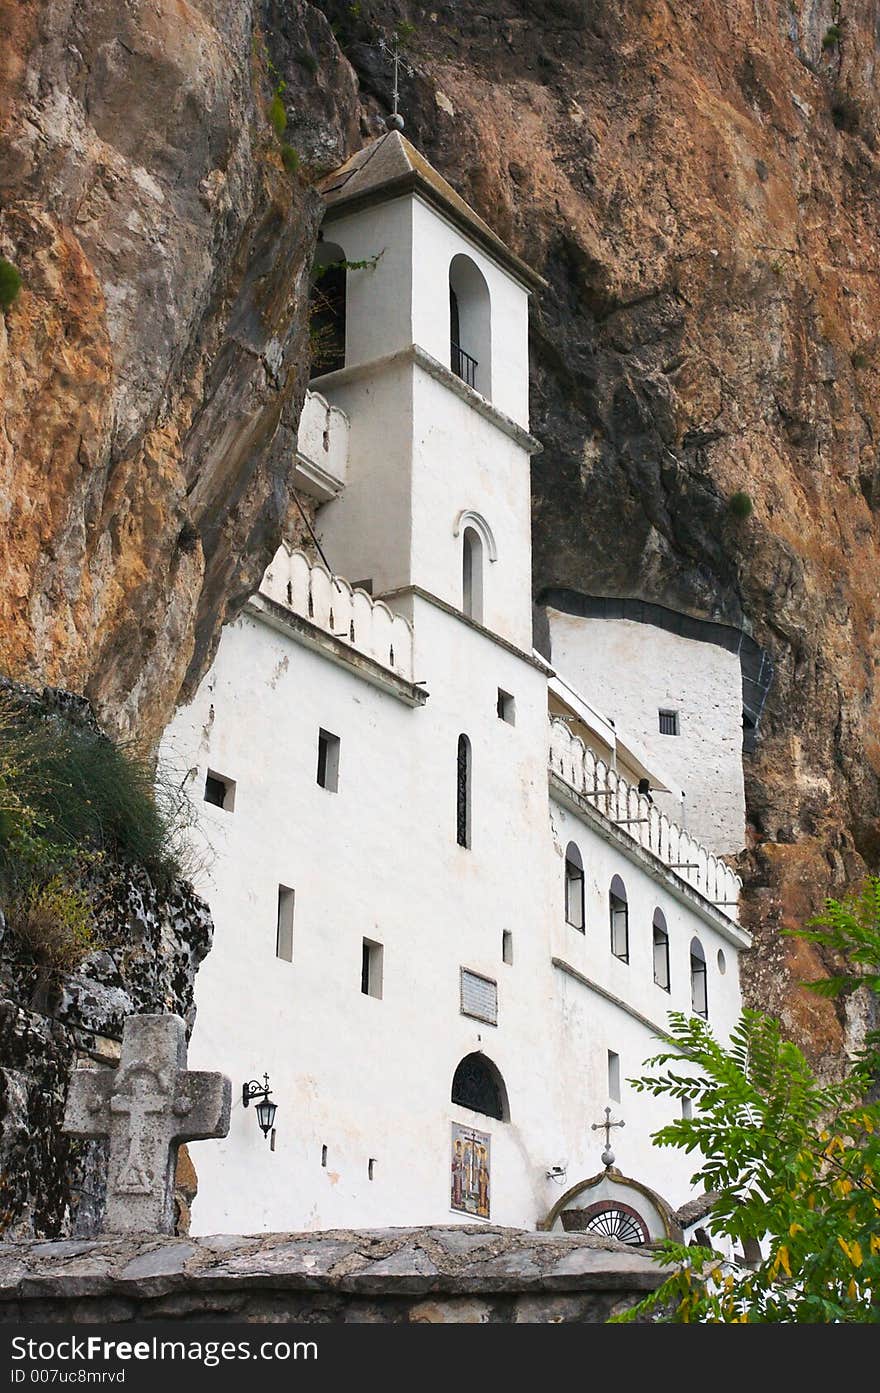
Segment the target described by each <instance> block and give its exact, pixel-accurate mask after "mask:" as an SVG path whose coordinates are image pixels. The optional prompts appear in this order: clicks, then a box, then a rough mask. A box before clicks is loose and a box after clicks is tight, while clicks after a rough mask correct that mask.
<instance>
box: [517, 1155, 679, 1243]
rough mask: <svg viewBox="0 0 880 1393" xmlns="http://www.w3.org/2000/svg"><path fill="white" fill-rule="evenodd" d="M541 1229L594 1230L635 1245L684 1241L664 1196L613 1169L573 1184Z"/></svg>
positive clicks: (563, 1230)
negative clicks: (662, 1239) (672, 1240)
mask: <svg viewBox="0 0 880 1393" xmlns="http://www.w3.org/2000/svg"><path fill="white" fill-rule="evenodd" d="M538 1228H539V1229H544V1230H546V1231H548V1232H554V1233H594V1234H597V1235H598V1236H599V1237H601V1238H615V1239H616V1240H617V1242H618V1243H628V1244H630V1245H631V1246H632V1247H634V1248H640V1247H642V1246H643V1245H644V1244H645V1243H653V1242H655V1241H657V1240H658V1239H661V1238H672V1239H674V1240H675V1241H676V1242H678V1243H680V1242H681V1241H682V1230H681V1225H680V1224H679V1222H678V1220H677V1219H676V1217H675V1213H674V1211H673V1209H672V1206H671V1205H670V1204H668V1203H667V1202H666V1200H665V1199H664V1198H663V1196H662V1195H658V1194H657V1192H656V1190H652V1189H651V1188H650V1187H649V1186H648V1185H643V1184H642V1183H641V1181H639V1180H633V1179H632V1177H631V1176H628V1175H622V1174H621V1173H620V1171H618V1170H614V1169H613V1168H612V1169H610V1170H604V1171H602V1172H601V1173H600V1174H599V1175H592V1176H590V1178H589V1180H581V1181H579V1182H578V1184H577V1185H573V1186H572V1187H571V1189H570V1190H567V1191H566V1193H565V1194H564V1195H563V1196H562V1198H561V1199H560V1200H559V1201H558V1202H557V1203H556V1204H555V1205H554V1206H553V1208H552V1209H551V1210H550V1213H549V1214H548V1215H547V1217H546V1219H544V1221H543V1222H542V1223H539V1224H538Z"/></svg>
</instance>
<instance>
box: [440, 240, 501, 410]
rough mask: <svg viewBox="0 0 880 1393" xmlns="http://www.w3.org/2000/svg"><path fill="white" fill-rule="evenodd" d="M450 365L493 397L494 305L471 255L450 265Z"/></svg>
mask: <svg viewBox="0 0 880 1393" xmlns="http://www.w3.org/2000/svg"><path fill="white" fill-rule="evenodd" d="M449 366H450V367H451V369H452V371H453V372H454V373H455V375H456V377H460V378H461V380H462V381H463V382H466V383H467V385H468V386H469V387H473V388H474V389H475V391H477V392H480V393H481V394H482V395H483V396H484V397H491V395H492V305H491V301H490V297H489V287H488V285H487V284H486V280H485V277H484V276H483V273H482V271H480V269H479V268H478V267H477V265H476V264H475V263H474V262H473V261H471V259H470V257H469V256H464V255H462V254H459V255H458V256H454V257H453V258H452V261H451V262H450V264H449Z"/></svg>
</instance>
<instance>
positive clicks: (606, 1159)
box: [590, 1108, 626, 1170]
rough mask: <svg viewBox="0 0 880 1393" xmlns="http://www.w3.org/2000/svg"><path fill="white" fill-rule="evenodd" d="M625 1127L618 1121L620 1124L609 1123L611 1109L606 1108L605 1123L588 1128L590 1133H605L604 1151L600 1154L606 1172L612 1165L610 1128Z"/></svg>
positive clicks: (594, 1124)
mask: <svg viewBox="0 0 880 1393" xmlns="http://www.w3.org/2000/svg"><path fill="white" fill-rule="evenodd" d="M625 1126H626V1123H625V1122H623V1121H620V1122H612V1121H611V1109H610V1108H606V1109H605V1121H604V1122H594V1123H592V1125H591V1127H590V1131H591V1132H601V1131H604V1132H605V1150H604V1151H603V1152H602V1164H603V1166H604V1167H605V1169H606V1170H609V1169H610V1168H611V1167H612V1166H613V1165H614V1152H613V1151H612V1150H611V1128H612V1127H625Z"/></svg>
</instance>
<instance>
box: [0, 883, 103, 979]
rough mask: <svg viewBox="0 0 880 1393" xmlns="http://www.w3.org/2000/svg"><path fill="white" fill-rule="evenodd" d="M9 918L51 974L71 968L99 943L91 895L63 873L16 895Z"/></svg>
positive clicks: (16, 934) (25, 943)
mask: <svg viewBox="0 0 880 1393" xmlns="http://www.w3.org/2000/svg"><path fill="white" fill-rule="evenodd" d="M7 921H8V923H9V927H10V928H11V929H12V932H13V933H14V934H15V937H16V938H17V939H18V941H19V943H20V944H21V945H22V947H24V948H25V949H26V950H27V951H28V952H29V953H30V954H31V955H32V956H33V957H34V958H35V959H36V961H37V962H38V963H40V964H41V965H42V966H43V967H44V968H46V969H48V972H49V974H50V975H51V976H52V977H57V976H61V975H63V974H64V973H67V972H72V971H73V969H74V968H76V967H78V966H79V964H80V963H81V962H82V961H83V959H84V958H87V957H88V956H89V954H90V953H94V952H96V951H97V949H98V948H99V947H100V944H99V943H98V942H97V940H96V938H95V925H94V920H93V918H92V907H91V905H90V904H89V901H88V898H87V897H86V895H85V894H84V893H83V891H82V890H80V889H79V888H77V887H76V886H71V885H68V884H67V883H66V882H65V879H64V878H63V877H62V876H61V875H54V876H52V877H51V878H50V879H49V880H47V881H46V882H45V884H43V885H32V886H30V887H29V888H28V889H27V890H26V891H24V892H23V893H22V894H21V895H19V896H18V897H17V898H16V899H14V900H13V901H12V903H11V904H10V905H9V906H8V910H7Z"/></svg>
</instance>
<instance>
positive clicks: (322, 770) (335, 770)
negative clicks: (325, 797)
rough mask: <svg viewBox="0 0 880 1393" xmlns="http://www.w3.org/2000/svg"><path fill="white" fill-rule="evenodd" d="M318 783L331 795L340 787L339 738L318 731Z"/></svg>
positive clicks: (326, 732) (324, 731)
mask: <svg viewBox="0 0 880 1393" xmlns="http://www.w3.org/2000/svg"><path fill="white" fill-rule="evenodd" d="M318 783H319V784H320V786H321V788H326V789H328V790H329V792H330V793H335V792H336V790H337V789H338V787H339V736H338V735H331V734H330V731H329V730H319V731H318Z"/></svg>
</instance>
